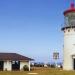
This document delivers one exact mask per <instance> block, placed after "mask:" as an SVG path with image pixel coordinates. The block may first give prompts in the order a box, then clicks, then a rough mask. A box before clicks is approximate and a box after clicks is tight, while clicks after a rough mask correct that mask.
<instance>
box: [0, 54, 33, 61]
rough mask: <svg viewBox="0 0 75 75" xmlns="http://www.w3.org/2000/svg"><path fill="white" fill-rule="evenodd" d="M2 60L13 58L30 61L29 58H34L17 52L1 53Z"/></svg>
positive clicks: (0, 58)
mask: <svg viewBox="0 0 75 75" xmlns="http://www.w3.org/2000/svg"><path fill="white" fill-rule="evenodd" d="M0 60H13V61H15V60H16V61H17V60H18V61H21V60H22V61H24V60H26V61H29V60H33V59H31V58H28V57H26V56H23V55H20V54H17V53H0Z"/></svg>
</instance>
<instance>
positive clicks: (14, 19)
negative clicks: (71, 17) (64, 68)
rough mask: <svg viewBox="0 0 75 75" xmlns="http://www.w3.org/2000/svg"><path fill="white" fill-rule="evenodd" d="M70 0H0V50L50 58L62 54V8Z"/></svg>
mask: <svg viewBox="0 0 75 75" xmlns="http://www.w3.org/2000/svg"><path fill="white" fill-rule="evenodd" d="M70 2H71V0H0V52H15V53H20V54H23V55H25V56H28V57H31V58H33V59H35V61H38V62H39V61H43V62H50V61H53V60H52V54H53V52H55V51H57V52H59V53H60V59H59V61H62V57H63V51H62V49H63V32H62V31H61V27H62V25H63V24H64V16H63V11H64V10H65V9H67V8H68V7H69V5H70Z"/></svg>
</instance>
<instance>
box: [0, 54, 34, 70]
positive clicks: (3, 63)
mask: <svg viewBox="0 0 75 75" xmlns="http://www.w3.org/2000/svg"><path fill="white" fill-rule="evenodd" d="M31 60H33V59H31V58H28V57H25V56H22V55H20V54H16V53H0V70H7V71H12V70H23V67H24V66H25V65H26V66H28V68H29V71H30V61H31Z"/></svg>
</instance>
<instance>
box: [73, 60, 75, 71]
mask: <svg viewBox="0 0 75 75" xmlns="http://www.w3.org/2000/svg"><path fill="white" fill-rule="evenodd" d="M73 68H74V70H75V59H73Z"/></svg>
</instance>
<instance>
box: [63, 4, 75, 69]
mask: <svg viewBox="0 0 75 75" xmlns="http://www.w3.org/2000/svg"><path fill="white" fill-rule="evenodd" d="M64 18H65V24H64V27H63V28H62V31H63V32H64V48H63V52H64V60H63V70H75V6H74V3H71V6H70V8H69V9H67V10H66V11H64Z"/></svg>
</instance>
